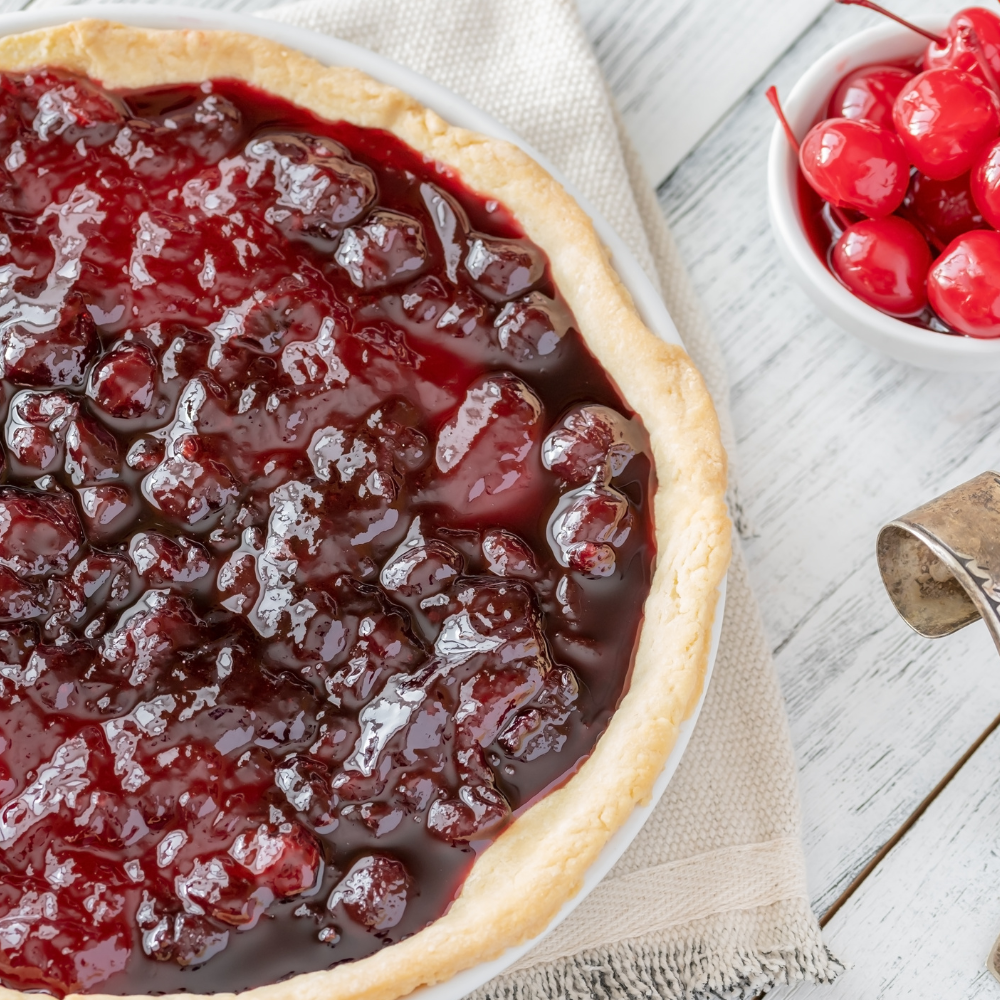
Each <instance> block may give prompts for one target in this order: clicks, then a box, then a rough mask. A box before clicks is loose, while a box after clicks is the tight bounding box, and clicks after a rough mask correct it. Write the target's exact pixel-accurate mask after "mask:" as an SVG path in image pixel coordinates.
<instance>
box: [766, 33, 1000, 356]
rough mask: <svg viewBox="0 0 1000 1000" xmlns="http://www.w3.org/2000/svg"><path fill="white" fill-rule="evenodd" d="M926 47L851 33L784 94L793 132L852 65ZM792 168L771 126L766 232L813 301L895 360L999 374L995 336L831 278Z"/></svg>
mask: <svg viewBox="0 0 1000 1000" xmlns="http://www.w3.org/2000/svg"><path fill="white" fill-rule="evenodd" d="M921 23H922V24H923V22H921ZM925 26H926V27H927V28H929V29H930V30H932V31H943V30H944V28H945V26H946V22H944V21H941V20H934V21H932V22H928V23H927V24H926V25H925ZM926 44H927V41H926V39H924V38H922V37H921V36H920V35H917V34H915V33H914V32H912V31H910V30H908V29H907V28H903V27H901V26H900V25H897V24H891V23H887V24H883V25H878V26H876V27H874V28H869V29H868V30H866V31H861V32H859V33H858V34H856V35H852V36H851V37H850V38H848V39H846V40H844V41H843V42H841V43H840V44H839V45H837V46H835V47H834V48H832V49H831V50H830V51H829V52H827V53H826V55H824V56H823V57H822V58H821V59H819V60H817V61H816V62H815V63H814V64H813V66H812V67H811V68H810V69H809V70H808V72H806V73H805V74H804V75H803V76H802V77H801V78H800V79H799V81H798V83H796V84H795V87H794V88H793V89H792V91H791V93H790V94H788V95H787V97H783V98H782V105H783V107H784V110H785V114H786V116H787V117H788V121H789V123H790V124H791V126H792V129H793V130H794V132H795V134H796V135H797V136H798V137H799V138H802V137H803V136H804V135H805V134H806V132H807V131H808V130H809V128H810V127H811V126H812V125H813V124H814V123H815V122H816V121H817V120H818V119H819V118H820V117H822V116H823V115H824V114H825V110H826V106H827V102H828V101H829V99H830V94H831V93H832V91H833V89H834V87H835V86H836V85H837V83H838V81H839V80H841V79H842V78H843V77H844V76H845V75H846V74H847V73H849V72H851V70H853V69H857V68H858V67H860V66H867V65H870V64H872V63H877V62H894V61H897V60H902V59H907V58H910V57H914V56H917V55H919V54H920V53H921V52H922V51H923V50H924V47H925V46H926ZM797 167H798V160H797V157H796V155H795V153H794V151H793V150H792V148H791V146H790V145H789V143H788V140H787V138H786V137H785V134H784V132H783V131H782V129H781V126H780V125H777V124H776V125H775V127H774V130H773V132H772V135H771V146H770V152H769V156H768V164H767V181H768V208H769V214H770V217H771V229H772V231H773V232H774V238H775V240H776V241H777V244H778V249H779V251H780V252H781V255H782V257H784V259H785V262H786V263H787V264H788V266H789V267H790V268H791V271H792V273H793V274H794V275H795V278H796V280H797V281H798V282H799V284H801V285H802V287H803V289H805V291H806V292H807V294H808V295H809V297H810V298H811V299H812V300H813V301H814V302H815V303H816V305H818V306H819V308H820V309H821V310H822V311H823V312H824V313H826V315H827V316H829V317H830V319H832V320H833V321H834V322H835V323H837V324H839V325H840V326H842V327H843V328H844V329H845V330H848V331H849V332H850V333H853V334H854V335H855V336H856V337H858V338H859V339H861V340H863V341H864V342H865V343H867V344H869V345H871V346H872V347H874V348H876V349H877V350H880V351H882V352H884V353H885V354H888V355H889V356H890V357H893V358H896V359H897V360H899V361H907V362H909V363H910V364H913V365H917V366H919V367H921V368H931V369H935V370H938V371H947V372H967V371H980V372H982V371H1000V339H998V340H977V339H974V338H972V337H957V336H952V335H949V334H945V333H937V332H935V331H933V330H926V329H923V328H922V327H918V326H913V325H912V324H910V323H905V322H904V321H903V320H900V319H894V318H893V317H892V316H888V315H886V314H885V313H883V312H879V310H877V309H875V308H874V307H872V306H870V305H868V304H866V303H865V302H862V301H861V299H859V298H857V297H856V296H854V295H852V294H851V293H850V292H849V291H848V290H847V289H846V288H845V287H844V286H843V285H842V284H841V283H840V282H839V281H838V280H837V279H836V278H835V277H834V276H833V274H832V273H831V272H830V270H829V269H828V268H827V267H826V265H825V264H824V263H823V262H822V261H821V260H820V259H819V257H818V256H817V255H816V251H815V250H814V249H813V247H812V245H811V243H810V242H809V237H808V235H807V234H806V231H805V229H804V227H803V224H802V215H801V211H800V208H799V203H798V193H797V175H796V171H797Z"/></svg>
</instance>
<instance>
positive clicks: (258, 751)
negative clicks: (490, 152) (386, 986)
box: [0, 72, 654, 994]
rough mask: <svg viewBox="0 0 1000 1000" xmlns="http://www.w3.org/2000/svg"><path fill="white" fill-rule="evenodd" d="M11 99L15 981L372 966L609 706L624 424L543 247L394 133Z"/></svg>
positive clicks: (628, 510) (634, 624) (225, 98)
mask: <svg viewBox="0 0 1000 1000" xmlns="http://www.w3.org/2000/svg"><path fill="white" fill-rule="evenodd" d="M0 116H2V117H0V158H2V164H3V171H4V172H3V178H2V185H0V364H2V370H3V406H4V419H5V423H4V439H3V446H4V458H5V465H4V481H3V485H2V486H0V684H2V688H3V691H2V699H3V708H2V710H0V981H2V983H3V984H4V985H6V986H10V987H16V988H21V989H41V990H47V991H50V992H53V993H56V994H63V993H66V992H68V991H71V990H97V989H99V990H100V991H102V992H111V993H133V992H134V993H145V992H174V991H191V992H212V991H218V990H226V991H231V990H239V989H244V988H247V987H252V986H256V985H261V984H264V983H268V982H274V981H276V980H279V979H282V978H285V977H288V976H290V975H293V974H295V973H301V972H308V971H312V970H316V969H325V968H328V967H330V966H332V965H335V964H336V963H339V962H343V961H348V960H351V959H356V958H360V957H363V956H365V955H369V954H371V953H373V952H375V951H377V950H378V949H379V948H381V947H383V946H384V945H386V944H390V943H392V942H394V941H398V940H400V939H401V938H403V937H406V936H407V935H410V934H413V933H414V932H416V931H417V930H419V929H420V928H421V927H423V926H425V925H426V924H427V923H428V922H429V921H432V920H434V919H435V918H437V917H438V916H440V915H441V914H442V913H443V912H444V911H445V910H446V909H447V907H448V905H449V903H450V901H451V900H452V899H453V898H454V895H455V893H456V891H457V890H458V888H459V887H460V885H461V882H462V879H463V878H464V876H465V874H466V873H467V871H468V869H469V867H470V865H471V863H472V861H473V860H474V857H475V854H476V852H477V851H478V850H481V849H482V848H483V847H484V846H486V845H487V844H488V843H489V842H490V841H491V840H492V839H493V838H494V837H495V836H496V835H497V834H498V833H499V832H500V831H501V830H502V829H503V828H504V826H505V825H506V824H507V823H508V822H509V821H510V819H511V817H512V815H513V814H514V813H515V812H516V811H517V810H518V809H519V808H521V807H522V806H524V805H525V804H526V803H527V802H529V801H530V800H531V799H532V798H533V797H534V796H537V795H538V794H540V793H541V792H542V791H543V790H545V789H546V788H548V787H550V786H551V785H552V784H553V783H555V782H558V781H559V780H561V779H562V778H563V777H564V776H565V775H567V774H568V773H569V772H571V771H572V769H573V768H574V767H575V766H576V765H577V763H578V762H579V761H580V759H581V758H582V757H583V756H585V755H586V754H587V753H589V752H590V750H591V749H592V747H593V745H594V742H595V741H596V739H597V737H598V736H599V734H600V733H601V732H602V730H603V729H604V727H605V726H606V724H607V721H608V719H609V717H610V714H611V712H612V711H613V709H614V708H615V706H616V704H617V703H618V701H619V700H620V697H621V695H622V693H623V691H624V689H625V685H626V683H627V678H628V673H629V670H630V665H631V660H632V655H633V652H634V646H635V643H636V637H637V633H638V628H639V624H640V620H641V607H642V602H643V599H644V597H645V595H646V593H647V591H648V587H649V581H650V575H651V571H652V561H653V555H654V549H653V542H652V529H651V498H652V491H653V488H654V480H653V472H652V467H651V463H650V460H649V458H648V443H647V440H646V436H645V433H644V431H643V429H642V427H641V424H640V423H639V422H638V420H636V419H635V418H634V417H632V415H631V414H630V412H629V411H628V410H627V408H626V406H625V404H624V402H623V400H622V399H621V397H620V395H619V393H618V392H617V390H616V389H615V387H614V386H613V385H612V383H611V382H610V380H609V379H608V377H607V375H606V374H605V373H604V372H603V370H602V369H601V368H600V366H599V365H598V364H597V362H596V361H595V359H594V358H593V357H592V356H591V354H590V353H589V352H588V350H587V349H586V347H585V346H584V344H583V342H582V340H581V338H580V336H579V334H578V333H577V332H576V331H575V330H574V320H573V317H572V315H571V314H570V312H569V310H568V308H567V306H566V304H565V302H564V301H563V300H562V298H561V297H560V295H559V293H558V291H557V289H556V288H555V287H554V285H553V282H552V279H551V276H550V274H549V270H548V264H547V261H546V259H545V257H544V255H543V254H542V252H541V251H540V250H539V249H538V248H537V247H535V246H534V245H533V244H532V243H530V242H529V241H528V240H527V239H525V238H524V236H523V234H522V232H521V231H520V230H519V228H518V226H517V224H516V223H515V222H514V220H513V219H512V218H511V217H510V215H509V214H508V213H507V212H505V210H504V209H503V208H502V206H499V205H497V204H496V203H494V202H484V201H483V200H482V199H481V198H479V197H478V196H476V195H474V194H472V193H471V192H469V191H468V190H467V189H466V188H464V187H463V186H462V184H461V183H460V182H459V181H458V180H457V179H456V178H455V177H454V176H452V175H451V174H450V173H449V172H448V171H447V170H444V169H442V168H440V167H439V166H438V165H436V164H434V163H430V162H426V161H424V160H423V159H422V158H421V157H420V156H418V155H417V154H416V153H414V152H413V151H412V150H410V149H409V148H407V147H406V146H404V145H403V144H402V143H400V142H399V141H398V140H396V139H395V138H393V137H392V136H390V135H388V134H386V133H383V132H379V131H373V130H365V129H361V128H357V127H354V126H351V125H347V124H344V123H338V124H330V123H327V122H322V121H319V120H318V119H316V118H315V117H313V116H311V115H310V114H308V113H306V112H304V111H302V110H299V109H297V108H295V107H293V106H292V105H290V104H288V103H286V102H283V101H280V100H277V99H275V98H273V97H270V96H267V95H265V94H262V93H259V92H257V91H254V90H253V89H251V88H249V87H247V86H246V85H243V84H239V83H233V82H229V81H219V82H216V83H214V84H211V85H208V84H206V85H202V86H201V87H200V88H199V87H194V86H187V87H174V88H169V89H160V90H156V91H151V92H142V93H128V94H121V95H112V94H109V93H107V92H104V91H102V90H101V89H100V88H98V87H96V86H95V85H93V84H91V83H89V82H87V81H85V80H79V79H75V78H71V77H68V76H66V75H64V74H58V73H51V72H39V73H34V74H30V75H27V76H17V77H12V76H10V77H7V78H5V79H4V80H3V87H2V92H0Z"/></svg>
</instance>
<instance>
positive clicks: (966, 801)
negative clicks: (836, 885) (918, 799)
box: [769, 731, 1000, 1000]
mask: <svg viewBox="0 0 1000 1000" xmlns="http://www.w3.org/2000/svg"><path fill="white" fill-rule="evenodd" d="M998 774H1000V731H998V732H996V733H994V734H993V735H992V736H991V737H990V738H989V739H988V740H987V741H986V742H985V743H984V744H983V745H982V747H980V748H979V750H978V751H977V752H976V753H975V754H974V755H973V757H972V758H971V759H970V760H969V762H968V763H967V764H966V765H965V767H964V768H963V769H962V770H961V771H960V772H959V774H958V775H957V776H956V778H955V779H954V780H953V781H952V782H951V784H950V785H949V786H948V787H947V788H946V789H945V791H944V792H942V794H941V796H940V797H939V798H938V799H937V800H935V802H934V803H933V804H932V805H931V807H930V808H929V809H928V811H927V812H926V813H925V814H924V816H923V817H922V818H921V819H920V820H919V821H918V822H917V823H916V824H915V826H914V827H913V828H912V829H911V830H910V832H909V833H908V834H907V835H906V836H905V837H904V838H903V840H902V841H901V842H900V843H899V845H898V846H897V847H896V848H895V850H894V851H893V852H892V853H891V854H890V855H889V856H888V858H886V859H885V861H883V863H882V864H881V865H879V867H878V868H877V869H876V870H875V871H874V872H873V873H872V875H871V876H869V878H868V879H867V880H866V881H865V883H864V884H863V885H862V886H861V888H860V889H859V890H858V892H857V893H856V894H855V895H854V896H852V897H851V899H850V900H849V901H848V902H847V903H846V904H845V906H844V908H843V909H842V910H841V911H840V912H839V913H838V914H837V915H836V916H835V917H834V918H833V920H832V921H831V922H830V925H829V926H828V927H827V930H826V937H827V941H828V942H829V944H830V947H831V948H833V949H834V950H835V951H836V953H837V954H838V955H839V956H840V957H841V958H843V959H844V960H845V961H846V962H848V963H850V964H851V968H849V969H848V971H847V972H846V973H845V974H844V975H843V976H842V977H841V979H840V980H839V982H837V983H836V984H834V986H833V987H832V988H830V987H804V986H800V987H797V988H792V989H785V988H782V989H779V990H775V991H774V992H773V993H771V994H769V996H773V997H780V998H783V1000H792V998H794V1000H807V998H808V1000H841V998H845V1000H846V998H850V1000H882V998H885V1000H889V998H896V997H908V998H911V1000H939V998H941V997H956V998H957V997H961V998H963V1000H978V998H982V1000H995V998H996V997H997V995H998V993H1000V985H998V984H997V982H996V981H995V980H994V979H993V978H992V976H990V974H989V973H988V972H987V971H986V969H985V967H984V963H985V959H986V955H987V953H988V951H989V949H990V946H991V945H992V944H993V942H994V940H995V939H996V937H997V934H998V933H1000V892H998V887H1000V850H998V848H1000V836H998V831H1000V785H998V784H997V775H998Z"/></svg>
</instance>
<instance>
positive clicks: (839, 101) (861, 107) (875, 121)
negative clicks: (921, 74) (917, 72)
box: [827, 66, 914, 129]
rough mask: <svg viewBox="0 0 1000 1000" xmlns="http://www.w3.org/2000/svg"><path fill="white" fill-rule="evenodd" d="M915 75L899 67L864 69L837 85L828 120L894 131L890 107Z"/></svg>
mask: <svg viewBox="0 0 1000 1000" xmlns="http://www.w3.org/2000/svg"><path fill="white" fill-rule="evenodd" d="M913 76H914V74H913V73H911V72H910V71H909V70H908V69H904V68H903V67H902V66H863V67H862V68H861V69H856V70H855V71H854V72H853V73H848V75H847V76H845V77H844V79H843V80H841V81H840V83H839V84H838V85H837V89H836V90H835V91H834V92H833V97H832V98H831V99H830V107H829V110H828V111H827V116H828V117H829V118H853V119H860V120H862V121H866V122H871V124H872V125H878V126H879V128H887V129H892V128H895V126H894V125H893V122H892V106H893V104H894V103H895V101H896V97H897V96H898V94H899V92H900V91H901V90H902V89H903V87H905V86H906V84H907V83H909V81H910V80H912V79H913Z"/></svg>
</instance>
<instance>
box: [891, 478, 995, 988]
mask: <svg viewBox="0 0 1000 1000" xmlns="http://www.w3.org/2000/svg"><path fill="white" fill-rule="evenodd" d="M876 554H877V556H878V568H879V570H880V572H881V573H882V582H883V583H884V584H885V589H886V590H887V591H888V592H889V597H890V598H891V599H892V603H893V604H894V605H895V606H896V610H897V611H898V612H899V613H900V615H902V617H903V620H904V621H905V622H906V623H907V624H908V625H909V626H910V628H912V629H913V630H914V631H915V632H918V633H919V634H920V635H925V636H928V637H930V638H937V637H939V636H942V635H950V634H951V633H952V632H956V631H958V629H960V628H963V627H964V626H965V625H968V624H969V623H970V622H974V621H975V620H976V619H977V618H982V619H983V621H985V622H986V626H987V628H989V630H990V635H992V636H993V641H994V643H996V646H997V649H998V650H1000V614H998V608H1000V473H997V472H984V473H983V474H982V475H981V476H977V477H976V478H975V479H971V480H969V482H967V483H963V484H962V485H961V486H957V487H956V488H955V489H953V490H949V491H948V492H947V493H945V494H943V495H942V496H939V497H937V498H936V499H935V500H931V501H930V502H929V503H925V504H924V505H923V506H921V507H917V509H916V510H911V511H910V513H909V514H904V515H903V516H902V517H898V518H896V520H895V521H890V522H889V524H887V525H886V526H885V527H884V528H883V529H882V530H881V531H880V532H879V535H878V543H877V546H876ZM986 968H987V969H989V971H990V972H991V973H992V974H993V976H994V977H995V978H996V979H997V980H1000V938H998V939H997V941H996V943H995V944H994V945H993V947H992V948H991V949H990V953H989V955H988V956H987V959H986Z"/></svg>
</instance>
